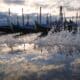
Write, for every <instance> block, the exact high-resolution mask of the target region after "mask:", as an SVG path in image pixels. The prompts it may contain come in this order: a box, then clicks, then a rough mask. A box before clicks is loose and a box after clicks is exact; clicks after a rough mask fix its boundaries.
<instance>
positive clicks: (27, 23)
mask: <svg viewBox="0 0 80 80" xmlns="http://www.w3.org/2000/svg"><path fill="white" fill-rule="evenodd" d="M27 25H29V15H27Z"/></svg>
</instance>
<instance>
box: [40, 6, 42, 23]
mask: <svg viewBox="0 0 80 80" xmlns="http://www.w3.org/2000/svg"><path fill="white" fill-rule="evenodd" d="M41 20H42V7H40V24H41V22H42V21H41Z"/></svg>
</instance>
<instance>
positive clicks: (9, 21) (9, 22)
mask: <svg viewBox="0 0 80 80" xmlns="http://www.w3.org/2000/svg"><path fill="white" fill-rule="evenodd" d="M8 14H9V16H8V24H9V26H10V29H11V31H12V32H13V26H12V24H11V19H10V18H11V12H10V8H9V12H8Z"/></svg>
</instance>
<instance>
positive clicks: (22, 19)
mask: <svg viewBox="0 0 80 80" xmlns="http://www.w3.org/2000/svg"><path fill="white" fill-rule="evenodd" d="M22 25H23V26H24V12H23V8H22Z"/></svg>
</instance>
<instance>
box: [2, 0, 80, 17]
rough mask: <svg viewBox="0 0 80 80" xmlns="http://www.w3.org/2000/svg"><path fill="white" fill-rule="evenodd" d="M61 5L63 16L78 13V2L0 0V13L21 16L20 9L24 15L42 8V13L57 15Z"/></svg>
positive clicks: (67, 0)
mask: <svg viewBox="0 0 80 80" xmlns="http://www.w3.org/2000/svg"><path fill="white" fill-rule="evenodd" d="M60 5H62V6H63V9H64V12H65V13H66V14H65V15H68V16H69V15H75V14H76V11H80V0H0V12H7V11H8V8H10V9H11V12H13V13H17V14H18V15H21V14H22V13H21V9H22V8H24V14H27V13H28V14H29V13H39V7H40V6H41V7H42V13H51V14H52V15H58V14H59V6H60Z"/></svg>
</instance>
